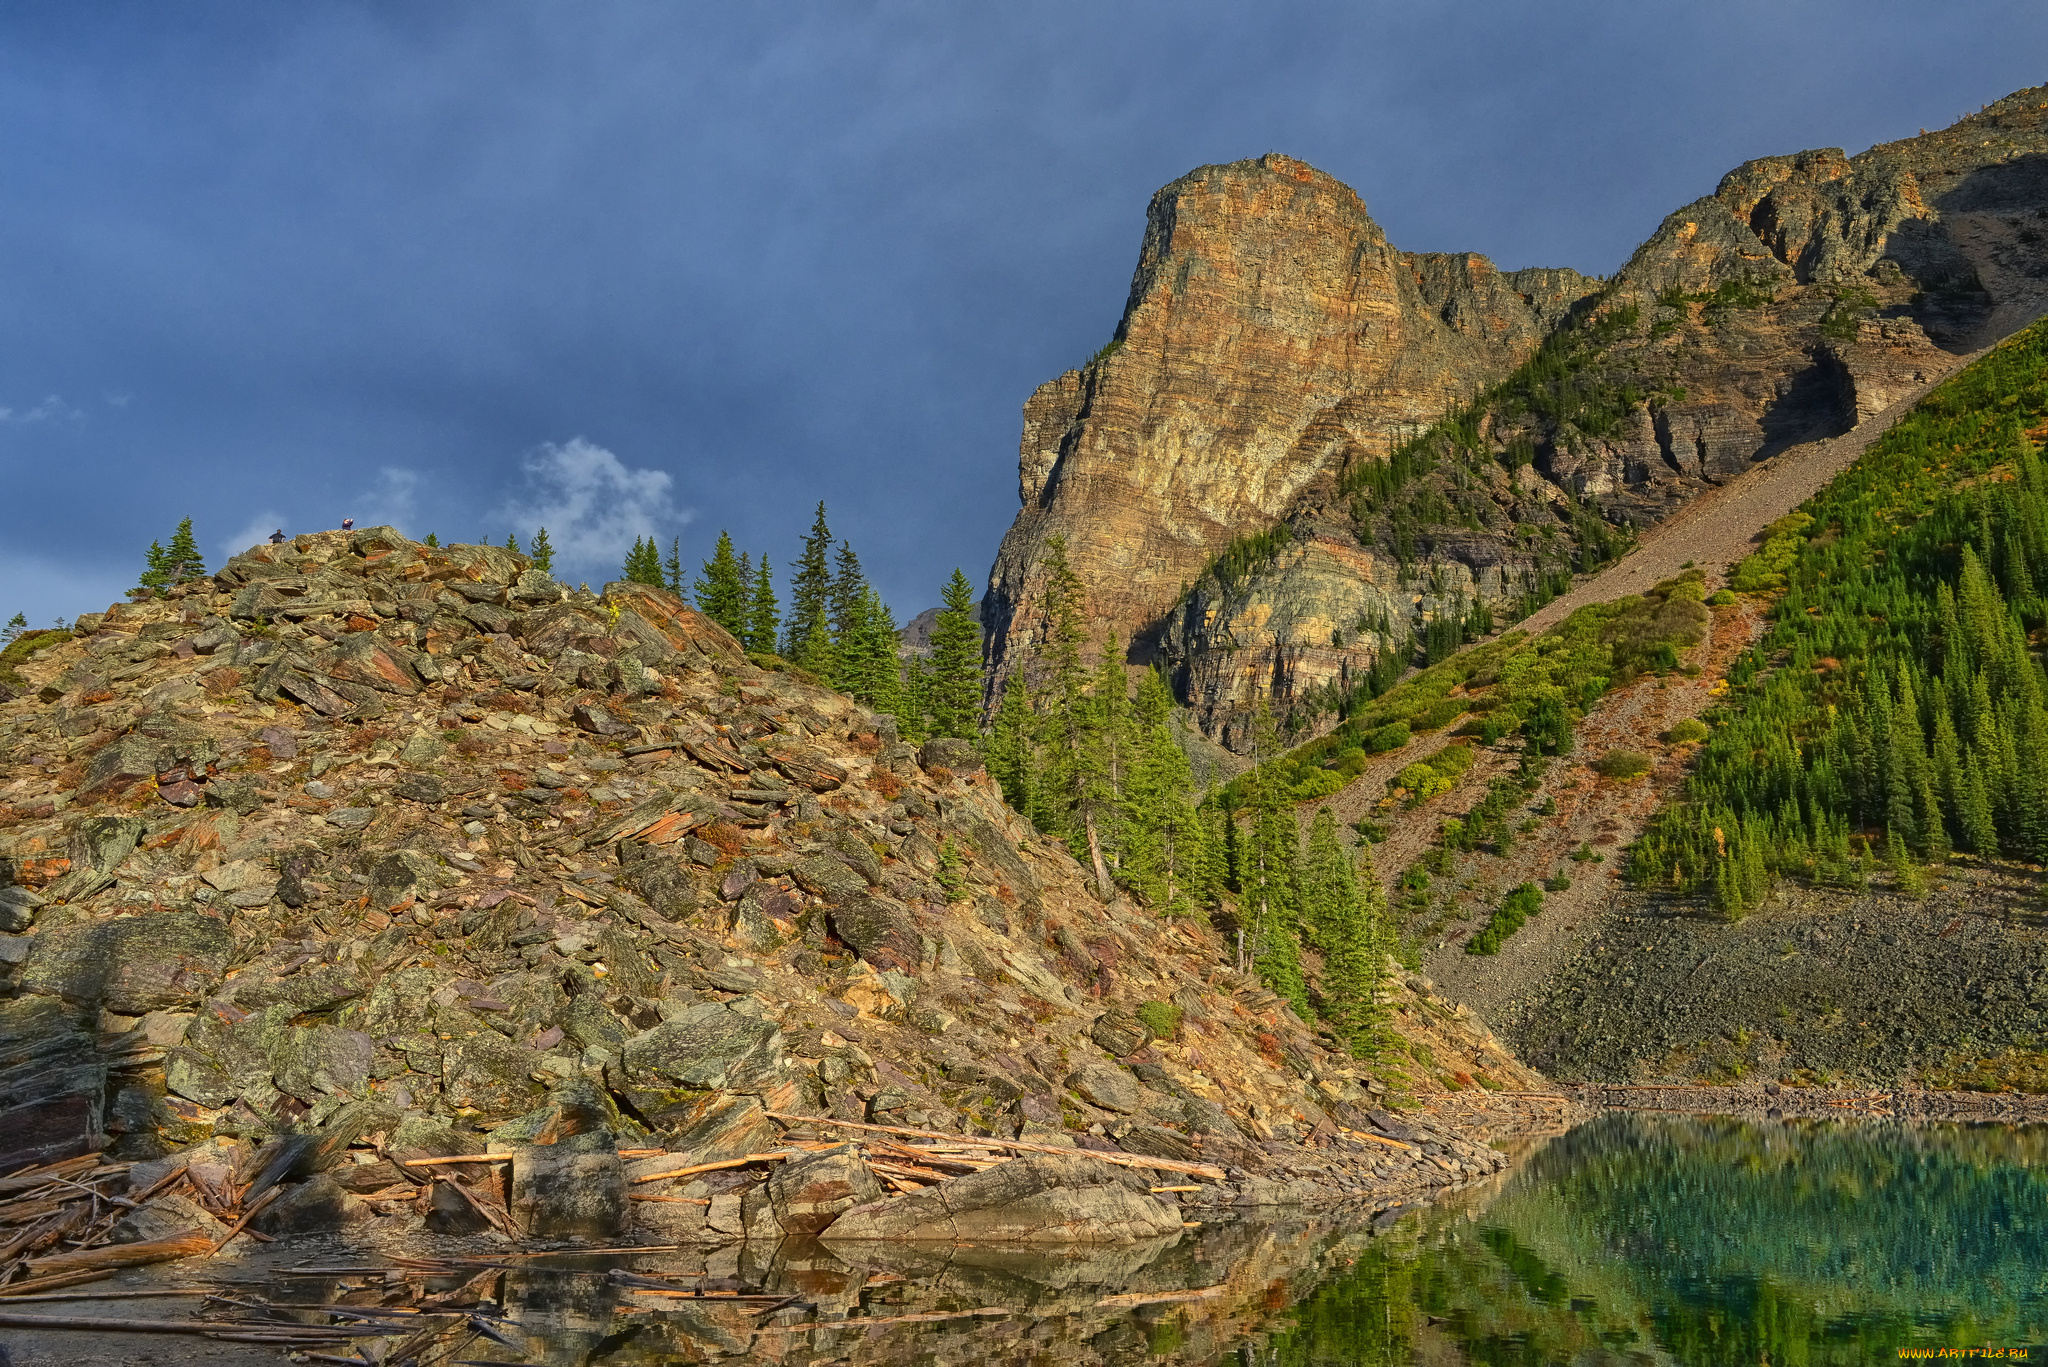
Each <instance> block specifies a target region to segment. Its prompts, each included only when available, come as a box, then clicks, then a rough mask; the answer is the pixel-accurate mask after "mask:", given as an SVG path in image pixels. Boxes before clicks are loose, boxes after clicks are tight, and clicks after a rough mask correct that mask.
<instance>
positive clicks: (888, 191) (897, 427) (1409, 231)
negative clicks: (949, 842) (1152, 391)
mask: <svg viewBox="0 0 2048 1367" xmlns="http://www.w3.org/2000/svg"><path fill="white" fill-rule="evenodd" d="M2044 37H2048V15H2044V13H2043V11H2042V10H2041V7H2040V6H2039V5H2038V4H2026V5H2021V4H2011V3H1975V4H1971V3H1962V4H1951V5H1947V6H1943V7H1938V8H1937V7H1932V6H1926V5H1922V4H1910V5H1909V4H1872V3H1859V4H1791V5H1787V4H1784V3H1782V2H1781V0H1780V2H1779V3H1772V4H1760V3H1734V4H1722V5H1718V6H1698V5H1678V4H1655V3H1652V4H1643V3H1634V4H1619V3H1616V4H1600V5H1568V4H1567V5H1548V6H1531V5H1508V4H1462V5H1457V6H1449V5H1444V6H1429V5H1413V4H1410V5H1399V6H1396V5H1360V4H1348V5H1346V4H1276V3H1261V4H1235V5H1221V4H1200V3H1177V4H1170V5H1169V4H1158V5H1152V4H1138V5H1114V4H1102V3H1092V4H1078V3H1077V4H1039V5H1022V6H968V5H951V6H941V5H910V4H877V5H866V6H860V5H852V4H843V3H841V4H820V5H808V6H807V5H781V6H772V7H771V6H710V5H679V4H586V5H560V4H543V3H534V4H517V3H504V2H503V0H494V2H493V3H488V4H482V3H479V4H472V5H464V4H440V5H431V6H417V5H410V4H392V5H321V4H297V5H289V6H280V5H274V4H251V5H246V6H240V5H227V4H212V5H208V4H199V5H188V6H178V7H169V6H161V5H154V4H137V5H133V6H128V7H121V6H115V5H99V6H80V5H73V4H51V5H42V6H38V5H15V6H10V7H8V8H6V9H5V10H0V118H4V120H5V127H6V129H7V136H6V137H4V138H0V184H4V186H5V187H6V196H5V201H4V204H5V207H4V209H0V408H4V409H5V410H6V412H5V413H4V414H0V470H4V475H5V479H6V490H7V497H6V498H5V500H4V502H0V611H6V612H11V611H12V610H13V609H14V608H15V607H17V606H19V607H22V608H24V609H26V610H28V611H29V612H30V614H31V616H32V617H33V618H34V619H35V620H37V621H38V622H40V621H43V620H47V619H48V618H49V617H51V616H54V615H57V614H60V613H61V614H70V613H75V612H78V611H83V610H89V609H92V608H96V607H99V606H103V605H104V604H105V603H106V602H107V601H108V600H109V599H111V598H112V597H114V596H116V594H117V593H118V592H119V590H121V589H122V588H123V587H125V586H126V585H127V584H128V583H132V582H133V579H134V575H135V573H136V572H137V570H138V569H139V557H140V550H141V548H142V547H143V546H144V545H146V544H147V542H148V541H149V540H150V539H151V538H152V537H161V536H164V535H167V534H168V532H169V530H170V528H171V526H172V525H173V524H174V523H175V521H176V519H177V518H178V517H179V516H182V515H184V514H186V513H188V512H189V513H191V514H192V515H193V516H194V517H195V519H196V521H197V523H198V525H199V530H200V533H201V537H202V540H203V542H204V543H205V545H206V548H207V551H208V553H209V555H210V556H211V557H212V558H213V559H214V560H215V561H218V559H219V558H220V557H221V556H222V554H223V551H224V550H225V549H226V548H227V547H228V546H230V545H234V544H246V543H247V542H248V541H250V540H253V539H254V538H255V537H256V536H257V535H259V534H260V533H261V532H264V531H267V530H268V529H269V527H270V526H273V525H279V524H281V525H283V526H284V527H285V528H286V529H287V530H305V529H312V528H318V527H325V526H332V525H334V523H335V522H337V521H338V520H339V519H340V518H341V517H343V516H345V515H354V516H355V517H356V518H357V519H358V521H359V522H363V521H366V520H369V519H383V518H390V519H394V520H397V521H398V522H399V523H400V524H401V525H402V526H404V527H405V528H406V530H408V531H410V532H412V533H414V534H415V535H419V534H424V533H426V532H428V531H436V532H439V533H440V534H441V535H442V536H443V538H445V539H472V538H475V537H478V536H481V535H490V536H491V537H493V538H494V539H496V538H502V537H503V535H504V534H505V532H506V531H507V530H509V529H511V528H512V527H513V526H514V525H515V524H516V525H518V526H519V529H520V531H521V532H522V534H523V533H524V532H526V531H527V530H528V524H529V523H530V521H531V520H534V519H543V520H545V519H552V521H551V523H550V531H551V534H553V536H554V539H555V541H556V543H557V544H558V545H563V546H565V547H569V548H574V549H576V550H578V551H579V552H580V553H581V555H580V559H578V561H577V562H576V563H573V564H569V565H566V566H565V567H564V568H566V570H567V571H568V572H569V574H570V575H571V576H572V577H576V578H589V579H591V580H593V581H596V580H599V579H602V578H605V577H609V576H610V575H611V574H614V573H616V572H617V570H616V567H617V560H618V554H619V552H620V551H621V550H622V549H623V547H622V546H620V545H618V544H617V543H618V542H619V541H620V540H621V539H623V540H624V541H626V542H628V543H629V542H630V541H631V539H632V538H633V537H634V536H638V535H642V534H649V533H651V534H654V535H656V536H658V537H659V538H660V539H661V540H663V541H664V543H665V542H666V541H667V539H668V538H669V537H671V536H680V537H681V538H682V539H683V543H684V547H685V554H686V555H687V556H690V557H691V558H696V559H701V558H702V557H703V556H704V554H705V553H706V551H707V543H708V540H709V539H710V538H711V537H713V536H715V535H716V532H717V530H718V529H719V528H721V527H728V528H730V529H731V530H732V532H733V534H734V536H735V538H736V540H737V541H738V543H739V544H740V546H741V548H742V549H747V550H752V551H757V552H758V551H760V550H763V549H765V550H768V551H770V552H772V553H773V555H774V557H775V559H776V560H777V561H778V562H783V561H786V560H788V559H789V558H790V557H791V556H792V555H793V553H794V550H795V543H796V540H797V538H798V537H799V536H800V535H801V533H802V531H803V530H804V528H805V527H806V526H807V525H808V523H809V518H810V511H811V507H812V505H813V504H814V503H815V502H816V501H817V500H818V499H820V498H822V499H824V500H825V501H826V502H827V503H828V505H829V508H830V511H831V514H832V521H833V526H834V529H835V530H836V531H838V532H840V533H841V534H842V535H845V536H847V537H849V538H851V539H852V541H853V542H854V545H855V547H856V548H857V549H858V550H859V551H860V552H861V554H862V556H863V558H864V559H865V561H866V562H867V564H868V567H869V569H870V571H871V573H872V574H873V576H874V577H875V578H876V580H877V581H878V583H879V585H880V586H881V588H882V589H883V591H884V593H885V596H887V597H888V598H890V599H891V601H892V602H893V603H894V604H895V606H896V607H897V609H898V611H899V614H901V615H903V616H908V615H909V614H910V613H912V612H915V611H916V610H918V609H919V608H921V607H923V606H925V605H927V604H928V603H929V602H931V601H933V600H934V598H935V597H936V590H937V586H938V584H939V582H940V581H941V579H942V577H943V576H944V575H945V574H946V573H947V572H948V571H949V570H950V569H951V568H952V567H953V566H954V565H955V564H959V565H962V566H964V567H966V569H967V570H968V573H969V574H970V576H973V577H976V578H979V576H980V574H981V573H982V572H983V571H984V570H985V569H986V567H987V564H988V562H989V559H990V557H991V555H992V553H993V550H994V547H995V543H996V540H997V538H998V537H999V536H1000V535H1001V533H1002V530H1003V528H1004V527H1005V526H1006V525H1007V524H1008V522H1009V519H1010V517H1011V515H1012V513H1013V511H1014V508H1015V487H1016V486H1015V443H1016V431H1017V410H1018V406H1019V405H1020V404H1021V403H1022V401H1023V399H1024V398H1025V396H1026V395H1028V394H1029V392H1030V390H1031V389H1032V387H1033V386H1035V385H1036V384H1038V383H1039V382H1041V381H1043V380H1045V379H1047V378H1049V377H1051V376H1052V375H1054V374H1056V373H1058V372H1059V371H1060V370H1062V369H1064V368H1067V367H1069V366H1072V365H1075V364H1077V363H1079V362H1080V361H1081V360H1083V359H1085V358H1086V357H1087V355H1088V354H1089V353H1090V352H1091V351H1093V350H1094V349H1095V348H1096V347H1097V346H1099V345H1100V344H1101V343H1102V342H1103V341H1105V340H1106V339H1107V338H1108V336H1109V334H1110V331H1111V329H1112V328H1113V327H1114V325H1115V322H1116V318H1117V314H1118V311H1119V309H1120V307H1121V305H1122V302H1123V298H1124V293H1125V290H1126V288H1127V286H1128V282H1129V278H1130V270H1131V266H1132V264H1133V261H1134V259H1135V254H1136V250H1137V246H1138V239H1139V235H1140V232H1141V230H1142V226H1143V212H1144V206H1145V201H1146V199H1147V198H1148V197H1149V195H1150V194H1151V192H1152V191H1153V190H1154V189H1156V188H1157V187H1158V186H1159V185H1161V184H1163V183H1164V182H1166V181H1168V180H1171V179H1172V178H1174V177H1175V176H1178V175H1180V174H1182V173H1183V172H1185V171H1187V170H1188V169H1190V168H1192V167H1194V166H1197V165H1200V164H1203V163H1207V162H1218V161H1228V160H1233V159H1236V158H1239V157H1247V156H1256V155H1258V154H1260V153H1262V152H1265V151H1268V150H1284V151H1287V152H1289V153H1291V154H1293V155H1295V156H1298V157H1302V158H1304V159H1306V160H1308V161H1311V162H1314V163H1315V164H1317V165H1319V166H1321V167H1323V168H1324V169H1326V170H1328V171H1330V172H1331V173H1332V174H1335V175H1337V176H1339V177H1340V178H1342V179H1344V180H1345V181H1347V182H1348V183H1350V184H1351V185H1353V186H1354V187H1355V188H1357V189H1358V190H1359V192H1360V193H1361V194H1362V195H1363V196H1364V197H1365V199H1366V201H1367V203H1368V204H1369V205H1370V207H1371V208H1372V210H1373V212H1374V214H1375V216H1376V217H1377V218H1378V219H1379V220H1380V222H1381V223H1382V225H1383V226H1384V227H1385V228H1386V229H1387V231H1388V234H1389V235H1390V237H1392V239H1393V240H1394V241H1395V242H1396V243H1397V244H1399V245H1401V246H1403V247H1407V248H1411V249H1434V250H1454V249H1469V250H1477V251H1482V252H1486V253H1487V254H1489V255H1491V256H1493V257H1494V258H1495V259H1496V260H1497V261H1499V262H1500V263H1501V264H1502V265H1504V266H1508V267H1514V266H1523V265H1539V264H1555V265H1571V266H1576V267H1578V268H1579V269H1581V270H1586V271H1589V272H1598V273H1606V272H1608V271H1611V270H1612V269H1614V267H1616V266H1617V265H1619V264H1620V262H1621V261H1622V260H1623V259H1625V257H1626V256H1627V254H1628V252H1629V251H1630V250H1631V249H1632V248H1633V247H1634V245H1635V244H1636V243H1637V242H1638V241H1639V240H1641V239H1642V238H1643V237H1644V236H1645V235H1647V233H1648V232H1649V231H1650V230H1651V229H1652V228H1654V227H1655V225H1656V223H1657V221H1658V219H1659V218H1661V217H1662V216H1663V214H1665V213H1666V212H1668V211H1669V210H1671V209H1673V208H1675V207H1677V206H1678V205H1680V204H1682V203H1684V202H1685V201H1687V200H1690V199H1692V198H1694V197H1696V196H1698V195H1700V194H1703V193H1706V192H1707V191H1709V190H1711V189H1712V188H1713V185H1714V182H1715V180H1716V179H1717V178H1718V177H1719V175H1720V174H1721V173H1722V172H1723V171H1725V170H1727V169H1729V168H1730V167H1732V166H1733V165H1735V164H1736V163H1737V162H1739V161H1741V160H1743V159H1745V158H1747V157H1751V156H1758V155H1764V154H1768V153H1774V152H1788V151H1794V150H1798V149H1800V148H1804V147H1812V146H1826V145H1837V144H1839V145H1846V146H1848V147H1849V148H1850V150H1852V151H1855V150H1860V149H1861V148H1862V147H1864V146H1867V145H1868V144H1869V143H1871V142H1873V141H1877V140H1881V139H1887V138H1893V137H1898V136H1903V135H1907V134H1910V133H1912V132H1914V131H1915V130H1916V129H1917V128H1919V127H1922V126H1926V127H1934V126H1939V125H1942V124H1946V123H1948V122H1950V121H1952V120H1953V119H1954V118H1956V117H1957V116H1958V115H1960V114H1962V113H1963V112H1965V111H1966V110H1970V109H1974V108H1976V107H1977V106H1978V105H1980V104H1982V103H1984V102H1986V101H1988V100H1991V99H1994V98H1996V97H1998V96H2000V95H2003V94H2005V93H2007V92H2008V91H2010V90H2012V89H2015V88H2018V87H2021V86H2025V85H2028V84H2031V83H2034V82H2036V81H2039V80H2041V79H2043V77H2044V73H2043V72H2041V71H2039V70H2037V69H2035V66H2036V63H2037V59H2038V57H2039V54H2040V53H2042V52H2043V51H2044V44H2043V41H2042V40H2043V38H2044Z"/></svg>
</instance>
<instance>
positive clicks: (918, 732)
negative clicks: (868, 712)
mask: <svg viewBox="0 0 2048 1367" xmlns="http://www.w3.org/2000/svg"><path fill="white" fill-rule="evenodd" d="M896 730H897V732H898V733H899V734H901V735H902V737H903V739H905V740H907V741H913V742H918V743H922V742H924V741H925V740H928V739H930V738H931V736H932V735H933V734H934V732H933V731H932V662H931V661H930V660H927V659H925V658H924V657H923V656H921V655H912V656H910V657H909V658H908V659H906V660H905V661H904V662H903V700H902V706H901V707H899V708H898V709H897V711H896Z"/></svg>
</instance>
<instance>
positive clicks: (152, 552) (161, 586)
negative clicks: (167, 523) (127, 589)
mask: <svg viewBox="0 0 2048 1367" xmlns="http://www.w3.org/2000/svg"><path fill="white" fill-rule="evenodd" d="M170 585H171V562H170V556H169V555H168V554H166V552H165V551H164V546H163V543H162V542H161V541H152V542H150V543H149V551H148V553H147V554H146V555H145V557H144V560H143V570H142V578H141V579H139V580H137V581H136V587H138V588H143V589H148V590H151V591H152V592H157V593H161V592H162V591H163V590H165V589H167V588H169V587H170Z"/></svg>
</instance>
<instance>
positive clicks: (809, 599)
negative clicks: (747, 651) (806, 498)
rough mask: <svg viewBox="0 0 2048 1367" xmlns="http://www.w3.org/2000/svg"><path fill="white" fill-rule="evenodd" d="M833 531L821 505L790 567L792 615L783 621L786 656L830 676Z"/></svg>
mask: <svg viewBox="0 0 2048 1367" xmlns="http://www.w3.org/2000/svg"><path fill="white" fill-rule="evenodd" d="M831 549H832V529H831V528H830V527H828V526H826V525H825V505H824V504H823V503H822V502H820V503H819V504H818V516H817V519H816V520H815V521H814V522H813V523H812V524H811V534H810V535H809V536H807V537H805V538H804V549H803V554H802V555H800V556H798V557H797V559H796V560H795V562H793V563H792V564H791V565H790V571H791V572H790V577H789V616H788V618H787V619H786V620H785V621H784V622H783V645H782V654H783V656H784V658H786V659H788V660H789V661H790V662H791V663H792V664H798V665H801V666H803V667H804V668H805V669H809V670H814V671H816V672H819V673H826V672H828V670H829V666H830V659H829V656H830V654H831V650H832V624H831V617H830V607H831V604H830V595H831V592H832V571H831V568H830V566H829V564H828V563H827V557H828V555H829V554H830V552H831Z"/></svg>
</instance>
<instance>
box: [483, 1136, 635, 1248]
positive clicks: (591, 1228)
mask: <svg viewBox="0 0 2048 1367" xmlns="http://www.w3.org/2000/svg"><path fill="white" fill-rule="evenodd" d="M629 1214H630V1208H629V1206H628V1205H627V1202H626V1166H625V1164H624V1163H622V1162H621V1161H620V1160H619V1152H618V1146H617V1144H616V1142H615V1141H614V1140H613V1138H612V1134H611V1131H610V1130H607V1129H601V1128H600V1129H595V1130H586V1131H584V1132H583V1133H581V1134H573V1135H568V1136H565V1137H563V1138H560V1139H557V1140H556V1141H555V1142H554V1143H552V1144H532V1145H528V1146H526V1147H523V1148H520V1149H518V1150H516V1151H515V1152H514V1154H513V1156H512V1218H513V1219H514V1220H516V1221H517V1222H518V1224H519V1227H520V1228H521V1229H522V1230H524V1231H525V1232H526V1233H527V1234H528V1235H530V1236H532V1237H534V1238H553V1239H610V1238H614V1237H616V1236H617V1235H620V1234H623V1233H625V1231H626V1226H627V1224H628V1223H629V1222H630V1221H629Z"/></svg>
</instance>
